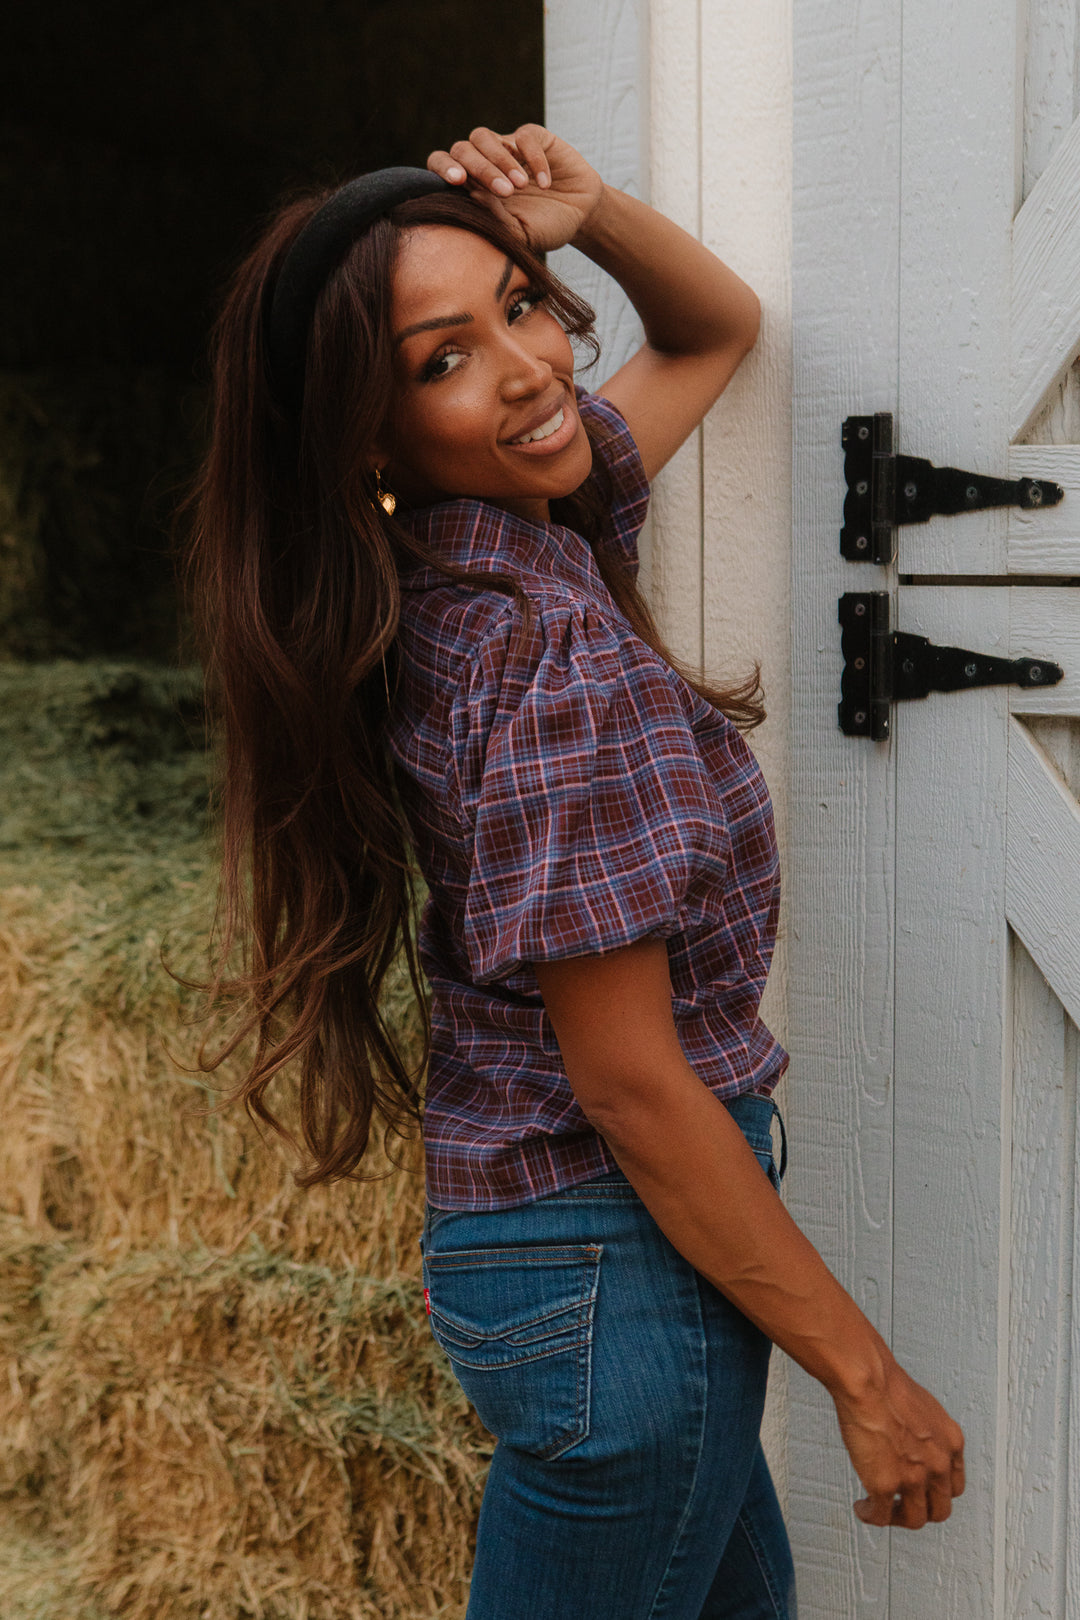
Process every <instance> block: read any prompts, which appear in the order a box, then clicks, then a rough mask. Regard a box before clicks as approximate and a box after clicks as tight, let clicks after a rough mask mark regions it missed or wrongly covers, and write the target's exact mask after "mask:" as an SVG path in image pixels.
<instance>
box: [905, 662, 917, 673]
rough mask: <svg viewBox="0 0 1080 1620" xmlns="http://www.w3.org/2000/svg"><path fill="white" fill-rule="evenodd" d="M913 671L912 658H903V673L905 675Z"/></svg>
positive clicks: (913, 663)
mask: <svg viewBox="0 0 1080 1620" xmlns="http://www.w3.org/2000/svg"><path fill="white" fill-rule="evenodd" d="M914 673H915V661H914V659H912V658H905V659H904V674H905V675H914Z"/></svg>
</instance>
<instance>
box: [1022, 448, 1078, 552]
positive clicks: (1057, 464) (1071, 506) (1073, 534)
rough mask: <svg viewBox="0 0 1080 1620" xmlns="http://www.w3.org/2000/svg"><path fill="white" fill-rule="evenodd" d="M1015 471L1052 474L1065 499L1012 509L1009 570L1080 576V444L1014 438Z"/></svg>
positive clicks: (1027, 474)
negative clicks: (1023, 441)
mask: <svg viewBox="0 0 1080 1620" xmlns="http://www.w3.org/2000/svg"><path fill="white" fill-rule="evenodd" d="M1009 477H1010V478H1049V479H1051V480H1052V481H1053V482H1054V483H1055V484H1060V485H1061V487H1062V489H1063V490H1064V491H1065V499H1064V500H1063V501H1061V502H1060V504H1059V505H1057V506H1044V507H1040V508H1039V509H1038V510H1036V511H1032V512H1023V511H1021V510H1020V508H1019V507H1011V508H1010V509H1009V516H1008V541H1007V547H1008V558H1007V566H1008V572H1009V573H1010V574H1050V575H1056V576H1059V577H1060V576H1063V575H1076V576H1077V577H1080V446H1076V445H1071V444H1052V445H1044V444H1014V445H1013V446H1012V448H1011V449H1010V451H1009Z"/></svg>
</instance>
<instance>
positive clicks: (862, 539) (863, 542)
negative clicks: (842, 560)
mask: <svg viewBox="0 0 1080 1620" xmlns="http://www.w3.org/2000/svg"><path fill="white" fill-rule="evenodd" d="M867 543H868V542H867V539H866V536H865V534H860V535H859V538H858V539H857V540H856V542H855V547H856V550H858V551H865V550H866V547H867Z"/></svg>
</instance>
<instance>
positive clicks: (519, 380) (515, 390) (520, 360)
mask: <svg viewBox="0 0 1080 1620" xmlns="http://www.w3.org/2000/svg"><path fill="white" fill-rule="evenodd" d="M551 377H552V371H551V366H550V364H549V363H548V361H546V360H544V359H542V358H541V356H540V355H538V354H534V353H533V351H532V350H531V349H529V348H528V347H526V345H525V344H524V343H519V342H517V341H516V340H515V339H514V338H513V337H512V336H510V334H509V333H508V334H507V348H506V351H505V356H504V369H503V382H502V391H503V395H504V397H505V398H506V399H522V398H526V397H527V396H528V395H529V394H537V393H540V392H541V391H542V390H543V389H545V388H546V387H547V385H548V383H549V382H550V381H551Z"/></svg>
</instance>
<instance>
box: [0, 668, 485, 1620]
mask: <svg viewBox="0 0 1080 1620" xmlns="http://www.w3.org/2000/svg"><path fill="white" fill-rule="evenodd" d="M199 733H200V725H199V720H198V687H197V682H196V681H195V680H194V678H193V677H192V676H191V675H190V674H186V673H183V672H180V673H174V672H168V671H164V670H155V669H153V668H150V667H147V666H132V667H128V668H125V667H123V666H118V665H88V666H78V665H53V666H44V665H43V666H37V667H35V668H33V669H28V668H26V667H20V666H8V667H6V668H4V669H2V670H0V778H2V783H3V788H4V790H5V792H4V798H5V805H6V808H5V814H4V819H3V821H2V822H0V885H3V886H4V893H3V895H2V896H0V908H2V909H0V1000H2V1004H3V1007H4V1018H3V1023H2V1028H0V1108H2V1109H3V1112H4V1118H5V1126H6V1128H5V1132H4V1133H3V1135H2V1136H0V1424H2V1426H3V1429H4V1432H5V1435H6V1436H7V1437H8V1440H9V1443H8V1444H7V1445H6V1447H5V1451H4V1455H3V1463H2V1467H0V1517H2V1518H3V1520H4V1522H5V1525H6V1526H7V1527H8V1528H9V1529H10V1527H12V1526H14V1527H15V1530H16V1532H17V1534H15V1536H14V1539H12V1536H10V1535H9V1536H8V1538H7V1541H4V1540H3V1538H0V1582H3V1580H4V1579H5V1578H6V1577H5V1576H4V1574H3V1571H4V1570H5V1568H10V1569H12V1570H15V1571H16V1573H15V1574H13V1575H12V1577H11V1578H12V1580H13V1581H16V1582H17V1588H18V1591H19V1593H20V1594H21V1595H20V1597H19V1602H20V1603H22V1604H23V1606H24V1611H25V1613H26V1614H27V1616H28V1617H33V1620H36V1617H37V1615H38V1614H41V1615H44V1614H46V1613H50V1612H53V1613H57V1614H63V1615H64V1616H65V1620H67V1616H69V1615H70V1617H71V1620H84V1616H85V1620H91V1617H92V1616H94V1604H97V1605H98V1608H99V1609H100V1612H101V1613H103V1614H106V1615H110V1616H111V1615H123V1616H124V1617H125V1620H129V1617H130V1620H196V1617H199V1620H238V1617H239V1616H242V1615H243V1616H248V1615H251V1616H264V1617H266V1620H345V1617H349V1620H353V1617H363V1620H367V1617H369V1616H380V1617H386V1620H406V1617H408V1620H416V1617H419V1616H427V1615H431V1616H436V1615H441V1616H445V1617H446V1620H452V1617H458V1616H460V1614H461V1613H462V1612H463V1607H464V1601H465V1590H466V1582H467V1571H468V1566H469V1561H470V1541H471V1535H472V1525H473V1522H474V1519H475V1512H476V1507H477V1503H478V1497H479V1491H480V1487H481V1483H482V1478H483V1473H484V1469H485V1466H486V1462H487V1459H488V1456H489V1452H490V1440H489V1438H488V1437H487V1436H486V1435H485V1434H484V1432H483V1430H482V1429H481V1428H480V1426H479V1424H478V1423H477V1421H476V1419H475V1417H474V1416H473V1415H472V1414H471V1413H470V1412H469V1410H468V1408H467V1406H466V1404H465V1402H464V1400H463V1398H462V1397H461V1395H460V1392H459V1391H458V1389H457V1386H456V1384H454V1382H453V1380H452V1379H451V1378H450V1375H449V1372H448V1369H447V1367H446V1364H445V1362H444V1360H443V1358H442V1356H441V1353H440V1352H438V1350H437V1349H436V1347H435V1346H434V1344H433V1341H432V1340H431V1338H430V1335H429V1333H428V1331H427V1325H426V1318H425V1314H424V1311H423V1306H422V1302H421V1298H420V1294H419V1256H418V1252H417V1236H418V1232H419V1224H420V1220H421V1213H422V1178H421V1177H420V1175H419V1173H418V1168H419V1158H418V1147H417V1144H415V1143H412V1144H398V1146H397V1148H396V1149H395V1154H396V1156H397V1157H400V1158H402V1159H403V1161H404V1165H405V1168H404V1169H402V1170H400V1171H396V1172H393V1173H387V1174H386V1177H385V1179H383V1180H380V1181H376V1182H373V1183H366V1184H339V1185H337V1186H335V1187H329V1188H327V1187H321V1188H317V1189H315V1190H313V1191H312V1192H310V1193H303V1192H299V1191H298V1190H297V1188H296V1187H295V1184H294V1183H293V1181H292V1179H291V1174H290V1171H291V1166H292V1163H293V1161H292V1160H291V1158H290V1156H289V1153H288V1150H287V1149H286V1148H284V1147H283V1146H282V1144H281V1143H280V1142H279V1141H277V1139H271V1140H266V1139H265V1138H264V1137H263V1136H261V1135H260V1134H259V1133H258V1132H257V1131H256V1130H255V1129H254V1128H253V1127H252V1125H251V1124H250V1123H249V1122H248V1121H247V1120H246V1118H245V1117H244V1116H243V1115H242V1114H241V1113H240V1112H239V1111H238V1110H237V1109H235V1108H226V1109H223V1110H221V1111H213V1110H212V1109H211V1108H209V1107H208V1105H212V1104H214V1103H215V1102H216V1101H217V1100H218V1099H219V1097H220V1095H221V1094H222V1089H226V1090H227V1088H228V1087H229V1086H230V1085H231V1084H234V1083H235V1081H236V1079H237V1078H238V1075H239V1072H240V1071H239V1065H238V1063H236V1062H234V1063H233V1064H232V1066H231V1067H230V1068H229V1069H228V1070H227V1072H225V1073H223V1074H221V1075H220V1076H218V1077H215V1080H214V1082H213V1086H210V1085H208V1083H207V1082H206V1080H205V1078H204V1077H202V1076H198V1075H196V1074H194V1073H192V1069H193V1066H194V1055H195V1050H196V1047H197V1045H198V1042H199V1040H200V1039H201V1038H202V1037H203V1036H204V1035H206V1034H209V1035H211V1037H212V1036H213V1034H214V1031H215V1027H216V1026H215V1023H214V1020H213V1019H212V1020H211V1021H210V1023H209V1024H207V1023H206V1022H205V1021H199V1018H198V1013H199V997H198V996H197V995H195V994H193V993H192V992H190V991H188V990H186V989H184V987H183V986H182V985H181V984H179V983H177V981H176V979H175V978H173V977H170V975H169V974H168V973H167V972H166V971H165V970H164V968H163V966H162V962H161V955H162V950H163V949H164V950H165V952H166V954H167V956H168V959H169V961H170V964H171V965H172V966H173V967H174V968H175V969H176V970H177V971H179V972H180V973H181V974H185V973H195V974H198V973H199V972H201V971H204V969H205V949H206V938H207V931H208V927H209V921H210V917H211V914H212V901H213V872H212V858H211V855H210V853H209V847H208V844H207V842H206V839H205V836H204V834H203V833H202V830H201V821H202V818H203V810H204V805H205V797H206V786H205V784H206V779H207V778H206V768H205V764H204V760H203V757H202V753H201V749H200V748H199V747H198V746H193V743H195V744H196V745H197V744H198V743H200V742H201V737H200V734H199ZM5 741H6V742H7V746H5ZM16 790H17V791H16ZM388 1005H389V1008H390V1016H391V1017H392V1018H393V1019H394V1020H395V1021H396V1023H397V1025H398V1027H399V1028H401V1029H402V1030H403V1031H404V1032H405V1034H406V1035H407V1037H408V1038H409V1039H412V1040H415V1039H417V1037H418V1026H417V1017H416V1010H415V1008H414V1007H413V1006H412V1002H411V996H410V992H409V989H408V985H407V982H406V980H405V978H404V975H399V976H398V977H397V978H396V979H395V980H394V982H393V984H392V985H391V987H390V991H389V996H388ZM167 1048H168V1049H167ZM178 1064H179V1065H182V1066H178ZM284 1090H285V1099H284V1100H285V1106H286V1108H287V1107H288V1094H287V1093H288V1088H287V1086H286V1087H285V1088H284ZM374 1167H375V1168H376V1169H379V1168H381V1169H382V1170H384V1171H386V1172H389V1169H390V1167H389V1165H388V1163H387V1161H386V1159H385V1158H382V1157H380V1156H379V1155H378V1154H376V1155H375V1156H374ZM19 1537H22V1538H23V1539H24V1540H25V1548H26V1551H25V1556H23V1555H22V1554H18V1555H16V1551H13V1550H12V1549H17V1547H18V1546H19V1545H20V1544H21V1543H20V1541H19ZM9 1543H10V1546H9V1550H8V1552H6V1553H5V1551H4V1547H5V1546H8V1545H9ZM49 1548H55V1549H58V1551H57V1552H56V1554H55V1557H52V1558H50V1555H49V1554H48V1552H47V1549H49ZM43 1549H46V1550H43ZM20 1558H21V1559H22V1562H21V1563H20V1562H19V1560H20ZM57 1583H59V1584H57ZM2 1589H3V1588H2V1586H0V1590H2ZM57 1592H63V1594H64V1596H63V1599H62V1601H61V1600H60V1599H56V1600H55V1603H54V1608H53V1610H52V1611H50V1610H49V1607H48V1605H49V1603H50V1602H53V1601H54V1598H50V1597H49V1596H48V1594H49V1593H53V1594H54V1595H55V1593H57ZM5 1597H6V1593H5ZM35 1604H36V1605H37V1607H36V1608H35V1607H34V1605H35ZM7 1612H8V1610H7V1608H5V1614H6V1613H7ZM11 1612H12V1613H13V1615H14V1614H18V1613H19V1612H20V1611H18V1610H17V1609H15V1608H14V1606H12V1611H11ZM95 1620H96V1617H95Z"/></svg>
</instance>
